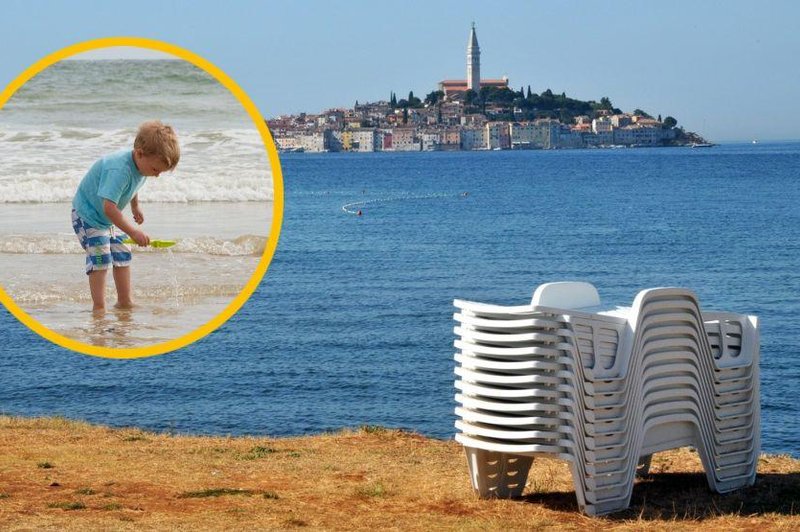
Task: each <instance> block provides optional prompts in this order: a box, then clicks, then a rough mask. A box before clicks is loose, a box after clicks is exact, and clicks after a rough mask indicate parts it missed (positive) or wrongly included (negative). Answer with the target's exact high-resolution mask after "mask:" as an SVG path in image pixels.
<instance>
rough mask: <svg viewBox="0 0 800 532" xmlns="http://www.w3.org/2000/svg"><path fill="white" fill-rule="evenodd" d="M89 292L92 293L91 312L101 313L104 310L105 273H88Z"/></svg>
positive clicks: (96, 271)
mask: <svg viewBox="0 0 800 532" xmlns="http://www.w3.org/2000/svg"><path fill="white" fill-rule="evenodd" d="M89 291H90V292H91V293H92V310H93V311H94V312H103V311H104V310H105V309H106V271H105V270H94V271H93V272H89Z"/></svg>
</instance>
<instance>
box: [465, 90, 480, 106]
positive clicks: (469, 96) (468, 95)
mask: <svg viewBox="0 0 800 532" xmlns="http://www.w3.org/2000/svg"><path fill="white" fill-rule="evenodd" d="M477 99H478V93H477V92H475V91H474V90H472V89H467V92H465V93H464V104H465V105H472V104H474V103H475V101H476V100H477Z"/></svg>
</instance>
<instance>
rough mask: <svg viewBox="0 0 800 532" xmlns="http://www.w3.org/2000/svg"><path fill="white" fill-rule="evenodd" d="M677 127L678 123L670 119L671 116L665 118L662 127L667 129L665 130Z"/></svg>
mask: <svg viewBox="0 0 800 532" xmlns="http://www.w3.org/2000/svg"><path fill="white" fill-rule="evenodd" d="M677 125H678V121H677V120H675V119H674V118H672V117H671V116H668V117H666V118H665V119H664V127H665V128H667V129H670V128H673V127H675V126H677Z"/></svg>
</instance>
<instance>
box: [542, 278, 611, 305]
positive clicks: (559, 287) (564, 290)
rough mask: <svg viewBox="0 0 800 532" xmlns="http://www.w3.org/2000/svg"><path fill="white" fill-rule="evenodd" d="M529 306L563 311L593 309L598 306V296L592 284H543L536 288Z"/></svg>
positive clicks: (566, 282)
mask: <svg viewBox="0 0 800 532" xmlns="http://www.w3.org/2000/svg"><path fill="white" fill-rule="evenodd" d="M531 304H532V305H533V306H534V307H536V306H542V307H556V308H563V309H580V308H585V307H594V306H597V305H599V304H600V294H599V293H598V292H597V288H595V287H594V285H593V284H591V283H585V282H582V281H561V282H557V283H545V284H542V285H539V287H538V288H536V291H535V292H534V293H533V299H532V300H531Z"/></svg>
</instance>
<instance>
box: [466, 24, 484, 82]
mask: <svg viewBox="0 0 800 532" xmlns="http://www.w3.org/2000/svg"><path fill="white" fill-rule="evenodd" d="M467 88H468V89H472V90H474V91H475V92H480V90H481V48H480V46H478V36H477V35H476V34H475V23H474V22H473V23H472V30H471V31H470V32H469V42H468V43H467Z"/></svg>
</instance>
